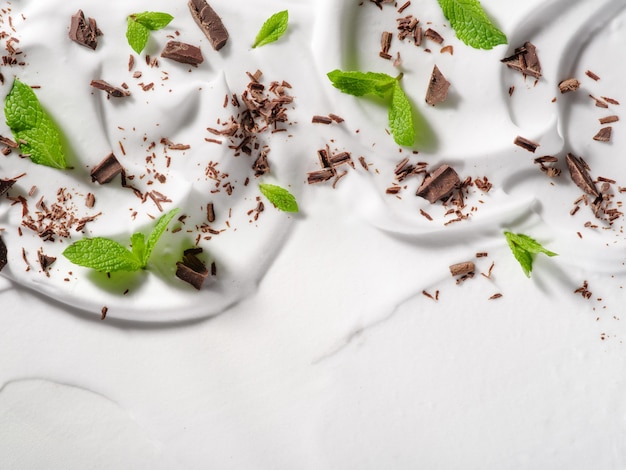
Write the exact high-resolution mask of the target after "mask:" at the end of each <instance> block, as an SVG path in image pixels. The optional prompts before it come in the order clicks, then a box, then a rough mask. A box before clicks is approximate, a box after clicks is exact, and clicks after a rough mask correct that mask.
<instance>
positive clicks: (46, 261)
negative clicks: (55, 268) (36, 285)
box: [37, 249, 57, 277]
mask: <svg viewBox="0 0 626 470" xmlns="http://www.w3.org/2000/svg"><path fill="white" fill-rule="evenodd" d="M37 260H38V261H39V265H40V266H41V269H42V271H43V272H45V273H46V276H48V277H50V273H49V272H48V269H49V268H50V266H52V265H53V264H54V262H55V261H56V260H57V259H56V258H55V257H54V256H48V255H46V254H45V253H44V252H43V250H42V249H39V251H37Z"/></svg>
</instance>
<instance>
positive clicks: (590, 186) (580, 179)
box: [565, 153, 600, 198]
mask: <svg viewBox="0 0 626 470" xmlns="http://www.w3.org/2000/svg"><path fill="white" fill-rule="evenodd" d="M565 160H566V161H567V168H568V169H569V173H570V175H571V177H572V181H574V183H576V186H578V187H579V188H580V189H582V190H583V191H584V192H585V193H586V194H589V195H590V196H594V197H596V198H597V197H600V193H599V192H598V188H596V185H595V183H594V182H593V179H592V178H591V175H590V174H589V167H588V166H587V163H586V162H585V161H584V160H583V159H582V158H581V157H576V156H575V155H572V154H571V153H568V154H567V156H566V157H565Z"/></svg>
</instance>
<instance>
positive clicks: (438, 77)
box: [426, 65, 450, 106]
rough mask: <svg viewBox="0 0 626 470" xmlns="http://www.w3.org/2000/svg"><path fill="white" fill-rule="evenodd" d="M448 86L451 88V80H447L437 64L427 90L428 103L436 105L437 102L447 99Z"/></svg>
mask: <svg viewBox="0 0 626 470" xmlns="http://www.w3.org/2000/svg"><path fill="white" fill-rule="evenodd" d="M448 88H450V82H448V80H446V77H444V76H443V74H442V73H441V71H440V70H439V67H437V66H436V65H435V66H434V68H433V73H432V74H431V76H430V83H429V84H428V91H427V92H426V103H428V104H429V105H431V106H435V105H436V104H437V103H441V102H443V101H445V99H446V98H447V97H448Z"/></svg>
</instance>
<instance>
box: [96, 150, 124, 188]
mask: <svg viewBox="0 0 626 470" xmlns="http://www.w3.org/2000/svg"><path fill="white" fill-rule="evenodd" d="M123 171H124V167H122V165H121V164H120V162H119V161H118V160H117V158H116V157H115V155H114V154H113V153H112V152H111V153H110V154H109V155H107V156H106V157H105V159H104V160H102V161H101V162H100V163H99V164H98V165H97V166H96V167H94V168H93V169H92V170H91V180H92V181H97V182H98V183H100V184H106V183H109V182H110V181H111V180H112V179H113V178H115V177H116V176H117V175H119V174H120V173H122V172H123Z"/></svg>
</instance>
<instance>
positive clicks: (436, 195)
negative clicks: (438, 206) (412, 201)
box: [416, 165, 461, 204]
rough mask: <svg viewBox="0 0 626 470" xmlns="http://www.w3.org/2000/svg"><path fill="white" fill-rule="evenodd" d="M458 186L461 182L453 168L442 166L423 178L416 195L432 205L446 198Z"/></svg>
mask: <svg viewBox="0 0 626 470" xmlns="http://www.w3.org/2000/svg"><path fill="white" fill-rule="evenodd" d="M460 185H461V180H460V178H459V175H458V174H457V172H456V171H455V170H454V168H452V167H451V166H449V165H442V166H440V167H439V168H437V169H436V170H435V172H434V173H432V174H431V175H428V176H427V177H426V178H424V181H423V182H422V184H421V185H420V187H419V188H418V190H417V193H416V194H417V196H419V197H423V198H425V199H427V200H428V202H430V203H431V204H433V203H434V202H436V201H437V200H439V199H445V198H446V197H448V196H449V195H450V194H451V193H452V191H454V189H456V188H458V187H459V186H460Z"/></svg>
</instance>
